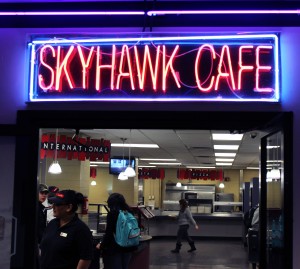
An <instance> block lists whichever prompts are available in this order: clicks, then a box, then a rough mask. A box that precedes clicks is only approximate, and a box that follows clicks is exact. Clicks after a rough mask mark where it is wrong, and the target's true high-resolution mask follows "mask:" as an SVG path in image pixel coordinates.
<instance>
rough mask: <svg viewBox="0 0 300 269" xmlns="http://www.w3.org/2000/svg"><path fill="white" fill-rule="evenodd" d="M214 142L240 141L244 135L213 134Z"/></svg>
mask: <svg viewBox="0 0 300 269" xmlns="http://www.w3.org/2000/svg"><path fill="white" fill-rule="evenodd" d="M212 139H213V140H229V141H240V140H242V139H243V134H212Z"/></svg>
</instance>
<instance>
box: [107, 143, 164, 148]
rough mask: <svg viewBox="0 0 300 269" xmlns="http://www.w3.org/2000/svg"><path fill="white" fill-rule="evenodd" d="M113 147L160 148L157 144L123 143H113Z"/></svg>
mask: <svg viewBox="0 0 300 269" xmlns="http://www.w3.org/2000/svg"><path fill="white" fill-rule="evenodd" d="M110 146H111V147H116V148H123V146H124V148H159V146H158V145H157V144H124V145H123V144H122V143H111V145H110Z"/></svg>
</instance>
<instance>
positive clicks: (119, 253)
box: [97, 193, 139, 269]
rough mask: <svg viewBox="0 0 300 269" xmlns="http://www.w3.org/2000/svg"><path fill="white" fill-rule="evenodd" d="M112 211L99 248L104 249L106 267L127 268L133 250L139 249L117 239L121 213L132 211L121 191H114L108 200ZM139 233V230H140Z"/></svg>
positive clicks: (109, 268) (108, 216) (103, 255)
mask: <svg viewBox="0 0 300 269" xmlns="http://www.w3.org/2000/svg"><path fill="white" fill-rule="evenodd" d="M107 205H108V207H109V209H110V211H109V212H108V214H107V223H106V230H105V234H104V237H103V240H102V242H100V243H99V244H98V246H97V247H98V248H99V249H100V250H101V251H102V257H103V263H104V269H127V268H128V265H129V262H130V259H131V256H132V252H133V251H134V250H136V249H137V245H136V244H133V246H121V245H119V244H118V243H117V241H116V237H117V235H116V233H117V222H118V218H119V215H120V214H122V215H121V216H120V217H123V214H126V213H130V215H131V213H132V212H131V210H130V207H129V206H128V204H127V203H126V201H125V198H124V196H123V195H122V194H120V193H112V194H111V195H110V196H109V197H108V200H107ZM138 234H139V231H138Z"/></svg>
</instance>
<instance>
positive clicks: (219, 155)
mask: <svg viewBox="0 0 300 269" xmlns="http://www.w3.org/2000/svg"><path fill="white" fill-rule="evenodd" d="M215 156H216V157H235V156H236V153H233V152H215Z"/></svg>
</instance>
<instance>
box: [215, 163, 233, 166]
mask: <svg viewBox="0 0 300 269" xmlns="http://www.w3.org/2000/svg"><path fill="white" fill-rule="evenodd" d="M216 165H218V166H230V165H232V163H216Z"/></svg>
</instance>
